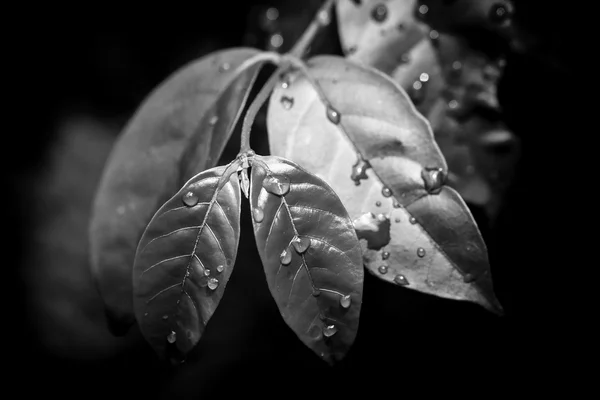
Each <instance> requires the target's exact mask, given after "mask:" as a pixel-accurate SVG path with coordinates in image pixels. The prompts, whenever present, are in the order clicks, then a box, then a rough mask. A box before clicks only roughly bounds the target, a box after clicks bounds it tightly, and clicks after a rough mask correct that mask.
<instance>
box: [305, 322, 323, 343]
mask: <svg viewBox="0 0 600 400" xmlns="http://www.w3.org/2000/svg"><path fill="white" fill-rule="evenodd" d="M308 335H309V336H310V337H311V338H313V339H315V340H319V339H321V337H322V336H323V331H322V330H321V327H320V326H318V325H313V326H311V327H310V330H309V331H308Z"/></svg>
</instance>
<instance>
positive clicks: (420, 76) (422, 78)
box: [419, 72, 429, 82]
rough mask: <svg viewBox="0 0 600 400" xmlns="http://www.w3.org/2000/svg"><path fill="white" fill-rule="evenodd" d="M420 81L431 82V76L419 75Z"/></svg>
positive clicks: (424, 73)
mask: <svg viewBox="0 0 600 400" xmlns="http://www.w3.org/2000/svg"><path fill="white" fill-rule="evenodd" d="M419 80H420V81H421V82H427V81H428V80H429V74H428V73H427V72H423V73H422V74H421V75H419Z"/></svg>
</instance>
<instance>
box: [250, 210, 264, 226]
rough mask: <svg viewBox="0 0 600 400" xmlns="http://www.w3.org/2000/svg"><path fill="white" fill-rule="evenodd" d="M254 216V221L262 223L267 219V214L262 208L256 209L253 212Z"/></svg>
mask: <svg viewBox="0 0 600 400" xmlns="http://www.w3.org/2000/svg"><path fill="white" fill-rule="evenodd" d="M252 216H253V217H254V221H256V222H258V223H260V222H262V221H263V219H264V218H265V212H264V211H263V210H262V209H261V208H255V209H254V210H252Z"/></svg>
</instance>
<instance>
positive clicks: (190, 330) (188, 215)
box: [133, 166, 241, 357]
mask: <svg viewBox="0 0 600 400" xmlns="http://www.w3.org/2000/svg"><path fill="white" fill-rule="evenodd" d="M232 171H235V169H231V168H228V169H226V167H223V166H221V167H216V168H212V169H209V170H207V171H204V172H201V173H200V174H198V175H196V176H195V177H193V178H192V179H190V180H189V181H188V182H187V183H186V184H185V185H184V186H183V187H182V188H181V190H179V192H178V193H177V194H176V195H175V196H173V197H172V198H171V199H170V200H169V201H167V202H166V203H165V204H164V205H163V206H162V207H161V208H160V209H159V210H158V211H157V212H156V214H155V215H154V217H153V218H152V220H151V221H150V223H149V224H148V227H147V228H146V230H145V232H144V234H143V236H142V239H141V240H140V243H139V247H138V249H137V252H136V256H135V264H134V267H133V294H134V297H133V298H134V309H135V316H136V318H137V320H138V323H139V326H140V329H141V332H142V334H143V335H144V337H145V338H146V340H148V342H149V343H150V345H152V347H153V348H154V349H155V350H156V351H157V352H158V353H159V354H160V355H168V356H171V357H180V356H181V355H185V354H186V353H188V352H189V351H190V350H191V349H192V348H193V347H194V346H195V345H196V344H197V343H198V340H200V337H201V336H202V334H203V332H204V329H205V327H206V324H207V323H208V321H209V319H210V317H211V316H212V315H213V313H214V312H215V310H216V308H217V306H218V305H219V301H220V300H221V298H222V297H223V292H224V291H225V286H226V285H227V281H228V280H229V277H230V275H231V272H232V270H233V266H234V263H235V258H236V254H237V249H238V243H239V235H240V206H241V195H240V186H239V181H238V177H237V174H235V173H234V174H232V175H230V176H229V178H228V179H227V175H228V174H231V172H232ZM223 174H225V179H224V180H223V181H222V183H223V184H222V185H221V188H219V187H218V183H219V180H220V179H221V176H222V175H223Z"/></svg>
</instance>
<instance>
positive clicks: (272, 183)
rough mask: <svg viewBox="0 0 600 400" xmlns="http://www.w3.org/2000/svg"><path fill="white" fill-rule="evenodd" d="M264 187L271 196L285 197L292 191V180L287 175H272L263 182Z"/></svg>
mask: <svg viewBox="0 0 600 400" xmlns="http://www.w3.org/2000/svg"><path fill="white" fill-rule="evenodd" d="M262 186H263V187H264V188H265V190H266V191H267V192H269V193H271V194H274V195H276V196H285V195H286V194H287V193H288V192H289V191H290V178H288V177H287V176H285V175H270V176H267V177H266V178H265V179H264V180H263V183H262Z"/></svg>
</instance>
